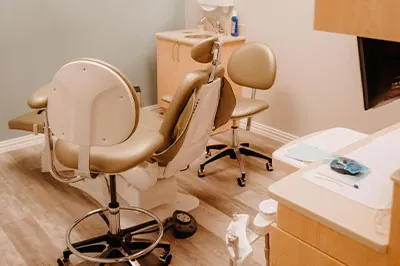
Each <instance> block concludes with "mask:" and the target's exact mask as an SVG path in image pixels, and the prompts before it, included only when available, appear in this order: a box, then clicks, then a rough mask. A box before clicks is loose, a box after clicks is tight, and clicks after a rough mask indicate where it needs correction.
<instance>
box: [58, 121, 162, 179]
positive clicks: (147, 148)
mask: <svg viewBox="0 0 400 266" xmlns="http://www.w3.org/2000/svg"><path fill="white" fill-rule="evenodd" d="M163 140H164V137H163V136H162V135H161V134H160V133H159V132H158V131H155V130H149V129H146V128H143V127H141V126H139V127H138V128H137V130H136V131H135V133H134V134H133V135H132V136H131V137H130V138H129V139H128V140H126V141H125V142H123V143H120V144H117V145H114V146H102V147H98V146H96V147H92V148H91V149H90V170H91V171H93V172H106V173H120V172H123V171H126V170H129V169H131V168H133V167H135V166H137V165H138V164H140V163H142V162H143V161H145V160H147V159H148V158H150V157H151V156H152V155H153V154H154V153H155V152H156V151H157V149H158V148H159V147H160V145H161V144H162V143H163ZM55 154H56V157H57V160H58V161H59V162H60V163H61V164H63V165H64V166H66V167H69V168H73V169H78V154H79V152H78V146H77V145H74V144H72V143H70V142H68V141H63V140H58V141H57V142H56V148H55Z"/></svg>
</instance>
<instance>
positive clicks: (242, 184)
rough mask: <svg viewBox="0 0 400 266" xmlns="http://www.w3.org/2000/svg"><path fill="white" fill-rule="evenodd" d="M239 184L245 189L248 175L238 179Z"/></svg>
mask: <svg viewBox="0 0 400 266" xmlns="http://www.w3.org/2000/svg"><path fill="white" fill-rule="evenodd" d="M237 182H238V185H239V186H241V187H245V186H246V175H245V174H243V175H242V177H238V178H237Z"/></svg>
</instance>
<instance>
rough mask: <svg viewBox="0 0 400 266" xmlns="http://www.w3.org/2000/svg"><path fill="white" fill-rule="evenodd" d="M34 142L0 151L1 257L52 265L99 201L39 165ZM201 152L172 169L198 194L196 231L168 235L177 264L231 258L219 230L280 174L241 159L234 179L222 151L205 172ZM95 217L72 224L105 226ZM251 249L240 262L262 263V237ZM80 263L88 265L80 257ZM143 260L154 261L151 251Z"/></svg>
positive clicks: (256, 141) (96, 229)
mask: <svg viewBox="0 0 400 266" xmlns="http://www.w3.org/2000/svg"><path fill="white" fill-rule="evenodd" d="M229 137H230V132H226V133H223V134H220V135H219V136H216V137H214V138H213V140H212V142H215V141H223V142H229ZM239 138H241V139H242V140H246V141H248V142H251V143H252V146H253V147H254V148H255V149H258V150H260V151H263V152H265V153H267V154H271V152H272V151H273V149H274V148H273V147H272V146H273V145H271V144H270V145H269V144H268V143H271V142H268V141H267V140H266V139H264V138H262V137H259V136H257V135H254V134H252V133H249V132H244V131H241V132H240V134H239ZM40 150H41V147H40V145H38V146H33V147H29V148H26V149H23V150H17V151H12V152H8V153H3V154H0V265H29V266H32V265H56V262H55V261H56V259H57V258H58V257H60V255H61V251H62V249H63V248H64V236H65V232H66V230H67V228H68V226H69V225H70V224H71V223H72V222H73V221H74V220H75V218H77V217H80V216H82V215H84V214H85V213H87V212H88V211H90V210H92V209H95V208H97V207H98V205H97V204H96V202H94V200H92V199H91V198H90V197H88V196H87V195H85V194H84V193H82V192H80V191H79V190H77V189H75V188H72V187H70V186H68V185H64V184H61V183H59V182H57V181H56V180H54V179H52V178H51V177H50V175H48V174H42V173H41V172H40V168H39V167H40ZM201 159H202V158H199V159H198V160H197V161H196V162H194V163H193V164H192V165H191V168H190V169H189V170H187V171H186V172H181V173H178V174H177V175H176V177H177V179H178V183H179V188H180V190H182V191H186V192H187V193H190V194H192V195H194V196H196V197H198V198H199V199H200V200H201V204H200V207H199V208H198V209H196V210H195V211H194V212H193V213H192V214H193V215H194V217H195V218H196V219H197V222H198V224H199V228H198V232H197V234H196V235H195V236H193V237H192V238H189V239H185V240H177V239H174V238H173V236H172V234H171V232H167V233H166V235H165V240H169V241H171V242H172V254H173V256H174V258H173V263H172V264H171V265H175V266H178V265H179V266H186V265H187V266H189V265H190V266H195V265H201V266H207V265H210V266H211V265H212V266H224V265H229V258H228V253H227V250H226V247H225V244H224V236H225V230H226V228H227V226H228V224H229V222H230V217H231V216H232V214H234V213H247V214H250V215H251V217H254V216H255V215H256V214H257V208H258V204H259V202H260V201H262V200H264V199H267V198H268V195H267V188H268V186H269V185H271V184H272V183H273V182H275V181H277V180H279V179H280V178H282V177H284V176H285V173H283V172H278V171H276V170H275V171H274V172H268V171H267V170H265V162H263V161H261V160H258V159H246V170H247V180H248V183H247V187H245V188H241V187H239V186H238V185H237V183H236V178H237V177H238V176H239V174H240V171H239V169H238V167H237V165H236V161H233V160H230V159H229V158H225V159H223V160H220V161H218V162H215V163H214V164H211V165H209V166H207V167H206V173H207V175H206V178H205V179H200V178H198V177H197V166H198V164H199V162H200V160H201ZM98 220H99V219H96V220H93V222H89V223H88V224H85V225H84V226H81V227H80V228H79V230H78V235H79V237H90V236H94V235H96V234H100V233H103V230H105V226H104V225H103V224H102V223H101V221H98ZM254 249H255V250H254V255H253V257H252V258H251V259H250V260H249V261H248V263H247V264H246V265H254V266H256V265H257V266H265V260H264V253H263V249H264V239H263V238H262V237H260V238H258V240H257V241H256V242H255V243H254ZM79 265H93V264H89V263H80V264H79ZM142 265H149V266H150V265H159V264H158V260H157V258H156V256H150V257H149V258H146V259H145V260H144V261H142Z"/></svg>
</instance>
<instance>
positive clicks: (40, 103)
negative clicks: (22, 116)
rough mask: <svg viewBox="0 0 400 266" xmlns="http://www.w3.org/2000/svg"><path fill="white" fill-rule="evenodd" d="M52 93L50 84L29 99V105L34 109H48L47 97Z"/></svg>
mask: <svg viewBox="0 0 400 266" xmlns="http://www.w3.org/2000/svg"><path fill="white" fill-rule="evenodd" d="M49 92H50V84H47V85H45V86H43V87H41V88H40V89H38V90H37V91H35V92H34V93H33V94H32V96H31V97H29V100H28V105H29V107H30V108H32V109H43V108H46V107H47V95H48V94H49Z"/></svg>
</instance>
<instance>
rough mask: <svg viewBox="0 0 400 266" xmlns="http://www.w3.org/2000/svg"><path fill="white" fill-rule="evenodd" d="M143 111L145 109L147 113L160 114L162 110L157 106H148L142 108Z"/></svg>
mask: <svg viewBox="0 0 400 266" xmlns="http://www.w3.org/2000/svg"><path fill="white" fill-rule="evenodd" d="M143 109H146V110H148V111H153V112H157V113H160V112H162V111H163V108H162V107H161V106H159V105H158V104H154V105H149V106H146V107H143Z"/></svg>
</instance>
